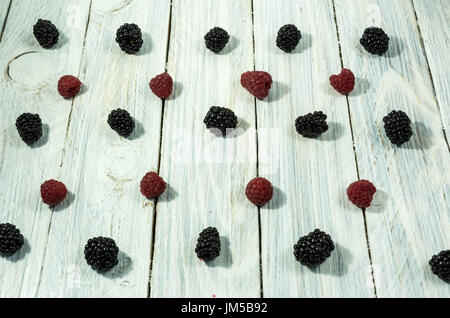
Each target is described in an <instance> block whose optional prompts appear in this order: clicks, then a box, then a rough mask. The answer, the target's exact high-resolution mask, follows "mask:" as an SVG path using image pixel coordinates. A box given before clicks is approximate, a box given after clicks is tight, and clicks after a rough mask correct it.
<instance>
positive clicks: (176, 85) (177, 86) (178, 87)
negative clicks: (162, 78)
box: [166, 81, 183, 100]
mask: <svg viewBox="0 0 450 318" xmlns="http://www.w3.org/2000/svg"><path fill="white" fill-rule="evenodd" d="M182 92H183V84H181V83H180V82H177V81H174V82H173V90H172V94H170V96H169V97H168V98H167V99H166V100H174V99H175V98H177V97H178V96H180V95H181V93H182Z"/></svg>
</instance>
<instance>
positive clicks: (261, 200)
mask: <svg viewBox="0 0 450 318" xmlns="http://www.w3.org/2000/svg"><path fill="white" fill-rule="evenodd" d="M245 195H246V196H247V198H248V199H249V200H250V202H252V203H253V204H255V205H257V206H263V205H264V204H266V203H267V202H269V201H270V199H272V195H273V187H272V184H271V183H270V181H268V180H267V179H264V178H259V177H258V178H254V179H253V180H251V181H250V182H249V183H248V184H247V188H246V189H245Z"/></svg>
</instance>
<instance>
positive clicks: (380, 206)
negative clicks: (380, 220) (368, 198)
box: [364, 189, 389, 212]
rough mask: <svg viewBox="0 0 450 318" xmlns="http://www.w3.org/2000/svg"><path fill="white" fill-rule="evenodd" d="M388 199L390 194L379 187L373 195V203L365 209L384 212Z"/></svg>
mask: <svg viewBox="0 0 450 318" xmlns="http://www.w3.org/2000/svg"><path fill="white" fill-rule="evenodd" d="M388 199H389V196H388V194H387V193H386V192H384V191H383V190H382V189H377V192H375V194H374V196H373V199H372V203H371V204H370V206H369V207H368V208H366V209H364V210H365V211H366V212H383V210H384V208H385V206H386V202H387V201H388Z"/></svg>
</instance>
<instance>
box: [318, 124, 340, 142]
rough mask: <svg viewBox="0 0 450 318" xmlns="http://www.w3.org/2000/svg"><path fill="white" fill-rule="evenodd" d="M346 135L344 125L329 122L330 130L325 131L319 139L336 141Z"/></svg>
mask: <svg viewBox="0 0 450 318" xmlns="http://www.w3.org/2000/svg"><path fill="white" fill-rule="evenodd" d="M343 135H344V126H342V125H341V124H340V123H336V122H329V123H328V131H326V132H324V133H323V134H322V135H320V136H319V137H318V138H317V139H318V140H323V141H336V140H338V139H339V138H341V137H342V136H343Z"/></svg>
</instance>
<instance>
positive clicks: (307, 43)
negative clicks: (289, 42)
mask: <svg viewBox="0 0 450 318" xmlns="http://www.w3.org/2000/svg"><path fill="white" fill-rule="evenodd" d="M311 47H312V37H311V35H310V34H309V33H302V38H301V39H300V42H299V43H298V44H297V46H296V47H295V50H293V51H292V52H291V53H288V54H301V53H303V52H305V51H306V50H307V49H309V48H311Z"/></svg>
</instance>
